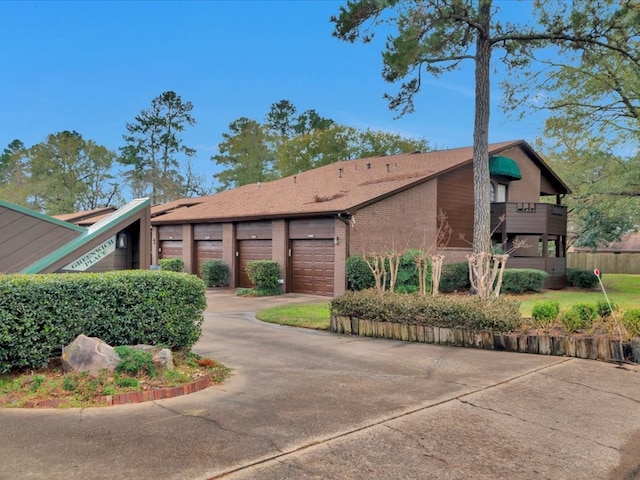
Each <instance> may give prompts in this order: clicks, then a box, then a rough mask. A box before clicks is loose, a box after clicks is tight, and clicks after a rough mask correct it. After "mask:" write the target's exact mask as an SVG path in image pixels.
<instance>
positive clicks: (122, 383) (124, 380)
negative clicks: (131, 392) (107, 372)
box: [114, 375, 140, 388]
mask: <svg viewBox="0 0 640 480" xmlns="http://www.w3.org/2000/svg"><path fill="white" fill-rule="evenodd" d="M114 383H115V384H116V386H118V387H123V388H136V387H137V386H138V385H140V382H139V381H138V380H137V379H135V378H131V377H121V376H119V375H116V376H115V378H114Z"/></svg>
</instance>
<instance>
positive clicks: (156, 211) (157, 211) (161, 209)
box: [151, 196, 213, 217]
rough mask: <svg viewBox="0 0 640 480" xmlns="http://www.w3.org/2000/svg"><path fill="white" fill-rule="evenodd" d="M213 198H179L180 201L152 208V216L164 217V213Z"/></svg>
mask: <svg viewBox="0 0 640 480" xmlns="http://www.w3.org/2000/svg"><path fill="white" fill-rule="evenodd" d="M211 198H213V196H208V197H197V198H179V199H178V200H174V201H172V202H167V203H162V204H160V205H154V206H153V207H151V216H152V217H156V216H158V215H162V214H164V213H168V212H171V211H173V210H177V209H179V208H183V207H191V206H193V205H197V204H199V203H203V202H206V201H207V200H209V199H211Z"/></svg>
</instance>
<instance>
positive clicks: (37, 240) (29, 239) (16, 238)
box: [0, 200, 84, 273]
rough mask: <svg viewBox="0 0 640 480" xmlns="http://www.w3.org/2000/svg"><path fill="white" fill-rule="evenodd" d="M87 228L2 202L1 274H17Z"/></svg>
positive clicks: (0, 232)
mask: <svg viewBox="0 0 640 480" xmlns="http://www.w3.org/2000/svg"><path fill="white" fill-rule="evenodd" d="M82 232H84V228H82V227H78V226H77V225H74V224H72V223H67V222H64V221H62V220H58V219H56V218H53V217H49V216H47V215H43V214H42V213H38V212H35V211H33V210H29V209H28V208H24V207H21V206H19V205H14V204H12V203H9V202H5V201H3V200H0V272H4V273H15V272H18V271H20V270H21V269H22V268H24V267H26V266H27V265H29V264H30V263H32V262H35V261H36V260H37V259H38V258H40V257H41V256H42V255H43V252H45V253H46V252H50V251H51V250H54V249H56V248H58V247H60V246H62V245H64V244H65V243H67V242H69V241H71V240H72V239H73V238H76V237H78V236H80V235H82Z"/></svg>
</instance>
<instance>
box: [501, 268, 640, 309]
mask: <svg viewBox="0 0 640 480" xmlns="http://www.w3.org/2000/svg"><path fill="white" fill-rule="evenodd" d="M602 283H603V284H604V288H605V290H606V292H607V295H608V296H609V300H610V301H611V303H613V304H615V305H617V307H618V309H620V310H626V309H629V308H640V275H625V274H617V273H610V274H605V275H603V276H602ZM508 296H509V297H514V298H517V299H518V300H519V301H520V302H521V305H520V311H521V312H522V316H523V317H530V316H531V310H532V309H533V306H534V305H535V304H536V303H538V302H541V301H543V300H556V301H558V302H560V310H565V309H568V308H569V307H571V305H574V304H576V303H597V302H598V301H600V300H604V299H605V298H604V294H603V293H602V289H601V288H600V287H599V286H598V287H596V288H594V289H593V290H578V289H565V290H546V291H544V292H542V293H530V294H526V295H508Z"/></svg>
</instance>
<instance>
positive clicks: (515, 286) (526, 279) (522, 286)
mask: <svg viewBox="0 0 640 480" xmlns="http://www.w3.org/2000/svg"><path fill="white" fill-rule="evenodd" d="M548 276H549V274H548V273H547V272H545V271H544V270H536V269H533V268H508V269H506V270H505V271H504V274H503V277H502V288H501V291H502V292H505V293H522V292H541V291H542V286H543V285H544V282H545V280H546V279H547V277H548Z"/></svg>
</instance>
